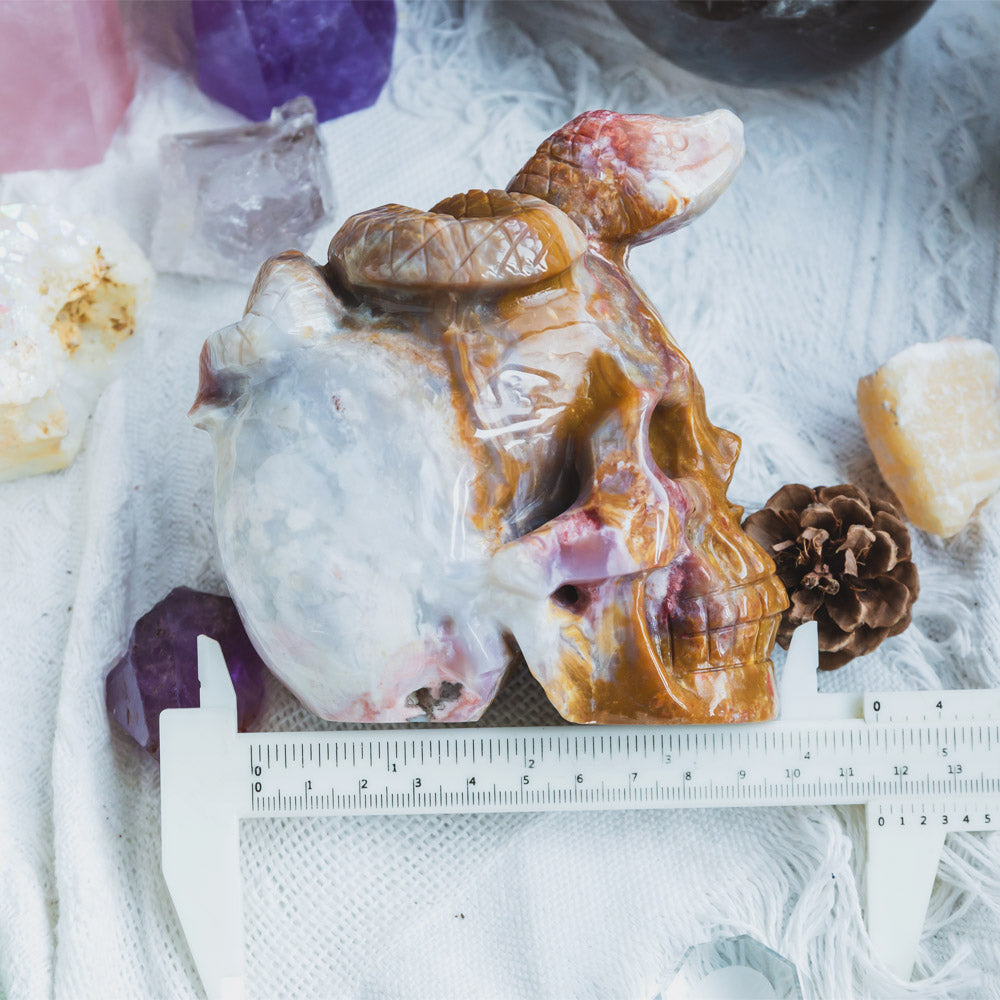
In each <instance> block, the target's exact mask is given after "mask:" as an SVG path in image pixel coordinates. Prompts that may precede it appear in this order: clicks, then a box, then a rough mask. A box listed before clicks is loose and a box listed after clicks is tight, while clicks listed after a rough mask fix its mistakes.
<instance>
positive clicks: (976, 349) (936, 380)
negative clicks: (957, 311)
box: [858, 337, 1000, 538]
mask: <svg viewBox="0 0 1000 1000" xmlns="http://www.w3.org/2000/svg"><path fill="white" fill-rule="evenodd" d="M858 415H859V416H860V417H861V423H862V426H863V427H864V430H865V436H866V437H867V438H868V443H869V445H871V449H872V451H873V452H874V453H875V460H876V461H877V462H878V467H879V469H880V470H881V471H882V475H883V477H884V478H885V481H886V482H887V483H888V484H889V486H891V487H892V490H893V492H894V493H895V494H896V496H897V497H898V498H899V501H900V503H901V504H902V506H903V510H904V511H905V512H906V515H907V517H909V519H910V520H911V521H912V522H913V524H915V525H916V526H917V527H918V528H922V529H923V530H924V531H932V532H934V533H935V534H937V535H943V536H944V537H946V538H947V537H950V536H951V535H954V534H956V533H957V532H959V531H961V530H962V528H963V527H965V525H966V523H967V522H968V520H969V518H970V517H971V515H972V512H973V510H975V508H976V506H977V505H978V504H979V503H981V502H982V501H983V500H985V499H986V498H987V497H989V496H991V495H992V494H993V493H995V492H996V491H997V489H1000V357H998V356H997V352H996V350H995V349H994V348H993V347H992V346H991V345H990V344H987V343H986V342H985V341H982V340H964V339H962V338H960V337H954V338H949V339H947V340H942V341H939V342H938V343H933V344H915V345H914V346H913V347H908V348H907V349H906V350H905V351H901V352H900V353H899V354H897V355H896V356H895V357H894V358H891V359H890V360H889V361H888V362H887V363H886V364H884V365H883V366H882V367H881V368H879V369H878V371H876V372H874V373H873V374H871V375H866V376H865V377H864V378H863V379H861V380H860V381H859V382H858Z"/></svg>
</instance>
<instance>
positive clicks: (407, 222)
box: [195, 112, 786, 722]
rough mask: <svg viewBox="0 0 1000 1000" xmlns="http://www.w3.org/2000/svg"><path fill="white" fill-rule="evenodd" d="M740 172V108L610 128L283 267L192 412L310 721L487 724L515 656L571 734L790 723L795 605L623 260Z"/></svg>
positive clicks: (246, 597) (229, 523)
mask: <svg viewBox="0 0 1000 1000" xmlns="http://www.w3.org/2000/svg"><path fill="white" fill-rule="evenodd" d="M741 157H742V130H741V128H740V126H739V122H738V120H737V119H736V118H735V117H734V116H733V115H731V114H729V113H728V112H713V113H712V114H710V115H702V116H698V117H696V118H692V119H663V118H659V117H656V116H645V115H636V116H623V115H616V114H613V113H611V112H591V113H588V114H585V115H581V116H580V117H579V118H577V119H575V120H574V121H573V122H570V123H569V124H568V125H566V126H565V127H564V128H562V129H560V130H559V131H558V132H557V133H555V134H554V135H553V136H552V137H551V138H550V139H548V140H546V142H545V143H543V145H542V146H541V147H539V150H538V152H537V153H536V154H535V156H534V157H533V158H532V159H531V160H530V161H529V163H528V164H527V165H526V166H525V168H524V169H523V170H522V171H521V172H520V173H519V174H518V175H517V176H516V177H515V178H514V180H513V181H512V182H511V184H510V185H509V186H508V190H507V191H506V192H501V191H490V192H478V191H473V192H469V193H468V194H465V195H460V196H456V197H454V198H450V199H447V200H446V201H444V202H441V203H440V204H438V205H437V206H435V207H434V208H433V209H431V210H430V212H418V211H416V210H414V209H408V208H404V207H403V206H398V205H387V206H383V207H382V208H379V209H374V210H372V211H371V212H365V213H362V214H360V215H357V216H354V217H352V218H351V219H349V220H348V221H347V223H345V225H344V226H343V227H342V228H341V230H340V231H339V232H338V233H337V235H336V236H335V237H334V239H333V242H332V243H331V247H330V260H329V263H328V265H327V266H326V267H325V268H322V269H321V268H319V267H317V266H315V265H313V264H312V262H310V261H308V260H307V259H306V258H304V257H302V256H301V255H299V254H295V253H289V254H283V255H281V256H279V257H277V258H273V259H272V260H271V261H269V262H268V263H267V264H266V265H265V266H264V268H263V269H262V271H261V274H260V276H259V277H258V280H257V284H256V286H255V288H254V291H253V293H252V295H251V298H250V302H249V304H248V308H247V313H246V315H245V316H244V318H243V320H242V321H241V322H240V323H238V324H236V325H235V326H234V327H230V328H227V329H226V330H223V331H220V332H219V333H218V334H215V335H214V336H213V337H212V338H210V340H209V341H208V343H207V344H206V347H205V351H204V352H203V356H202V384H201V390H200V393H199V397H198V401H197V403H196V406H195V410H196V412H197V419H198V422H199V423H200V425H201V426H204V427H207V428H209V429H211V430H212V431H213V433H214V436H215V440H216V445H217V451H218V477H217V522H218V529H219V542H220V549H221V552H222V557H223V563H224V567H225V570H226V573H227V577H228V580H229V583H230V588H231V591H232V594H233V597H234V599H235V600H236V602H237V604H238V606H239V607H240V609H241V612H242V613H243V617H244V621H245V623H246V624H247V627H248V631H249V632H250V634H251V636H252V637H253V638H254V641H255V643H256V644H257V646H258V648H259V650H260V652H261V653H262V655H263V656H264V658H265V659H266V660H267V661H268V662H269V663H270V664H271V666H272V668H273V669H274V670H275V672H276V673H277V674H278V675H279V676H280V677H282V678H283V679H284V680H285V681H286V682H287V683H288V685H289V686H290V687H291V688H292V690H293V691H295V692H296V693H297V694H298V695H299V697H300V698H302V700H303V701H304V702H305V703H306V704H307V705H308V706H309V707H310V708H312V709H313V710H314V711H316V712H317V713H318V714H320V715H322V716H324V717H326V718H336V719H341V720H345V721H363V722H374V721H383V722H385V721H403V720H405V719H412V718H417V717H421V718H427V717H430V718H434V719H437V720H441V721H453V722H457V721H465V720H470V719H474V718H477V717H478V716H479V714H481V712H482V711H483V710H484V709H485V707H486V706H487V705H488V704H489V702H490V701H491V700H492V698H493V696H494V694H495V693H496V690H497V688H498V687H499V685H500V683H501V681H502V680H503V677H504V675H505V672H506V671H507V669H508V666H509V664H510V662H511V656H512V652H513V651H514V650H516V648H517V647H518V646H519V647H520V649H521V651H522V652H523V654H524V657H525V660H526V661H527V664H528V666H529V668H530V669H531V670H532V672H533V673H534V675H535V676H536V677H537V678H538V680H539V681H540V682H541V683H542V685H543V686H544V688H545V690H546V693H547V694H548V696H549V698H550V699H551V700H552V702H553V704H555V706H556V707H557V708H558V709H559V711H560V712H561V713H562V714H563V715H564V716H565V717H566V718H567V719H570V720H572V721H578V722H626V721H639V722H667V721H734V720H751V719H762V718H768V717H770V715H771V714H773V710H774V686H773V674H772V667H771V661H770V655H771V650H772V648H773V645H774V637H775V632H776V629H777V622H778V615H779V614H780V612H781V611H782V610H783V608H784V606H785V603H786V598H785V594H784V591H783V589H782V587H781V585H780V583H779V582H778V581H777V579H776V578H775V577H774V575H773V564H772V563H771V561H770V559H769V558H768V557H767V556H766V555H765V554H764V553H763V551H761V550H760V549H759V548H758V547H757V546H756V544H755V543H753V542H752V541H751V540H750V539H749V538H748V537H747V536H745V535H744V534H743V533H742V531H741V530H740V528H739V514H740V512H739V509H738V508H735V507H732V506H731V505H730V504H729V503H728V502H727V500H726V496H725V493H726V487H727V485H728V482H729V479H730V477H731V474H732V468H733V464H734V462H735V460H736V456H737V453H738V450H739V441H738V439H737V438H736V437H735V436H734V435H732V434H730V433H728V432H726V431H722V430H719V429H718V428H716V427H714V426H713V425H712V424H711V423H710V422H709V420H708V418H707V416H706V413H705V404H704V397H703V394H702V390H701V387H700V385H699V383H698V381H697V379H696V377H695V375H694V373H693V371H692V369H691V366H690V364H689V363H688V361H687V359H686V358H685V357H684V356H683V355H682V354H681V353H680V351H679V350H678V349H677V347H676V345H674V344H673V342H672V341H671V339H670V337H669V335H668V334H667V332H666V330H665V329H664V327H663V325H662V323H661V321H660V320H659V318H658V317H657V315H656V313H655V311H654V310H653V309H652V307H651V306H650V305H649V303H648V302H647V301H646V299H645V298H644V296H643V295H642V293H641V292H640V291H639V290H638V289H637V288H636V287H635V285H634V284H633V283H632V281H631V280H630V278H629V275H628V272H627V270H626V254H627V251H628V249H629V247H630V246H631V245H634V244H635V243H638V242H642V241H644V240H647V239H651V238H653V237H654V236H656V235H658V234H659V233H661V232H667V231H670V230H672V229H674V228H677V226H678V225H681V224H683V223H684V222H686V221H689V220H690V218H691V217H693V216H694V215H695V214H697V213H698V212H700V211H702V210H703V209H704V208H705V207H707V206H708V205H709V204H710V203H711V202H712V201H714V199H715V197H717V196H718V194H719V193H720V192H721V190H722V189H723V188H724V187H725V185H726V183H728V180H729V178H730V176H731V175H732V173H733V172H734V171H735V169H736V167H737V166H738V164H739V161H740V159H741Z"/></svg>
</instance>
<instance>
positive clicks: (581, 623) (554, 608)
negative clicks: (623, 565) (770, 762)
mask: <svg viewBox="0 0 1000 1000" xmlns="http://www.w3.org/2000/svg"><path fill="white" fill-rule="evenodd" d="M653 572H654V573H655V572H656V571H653ZM650 575H651V574H650V573H640V574H635V575H632V576H627V577H619V578H617V579H609V580H605V581H603V582H601V583H598V584H594V585H588V586H580V587H563V588H560V591H559V592H557V593H556V595H555V597H554V599H553V600H550V601H549V602H547V603H546V604H545V605H543V604H542V603H541V602H535V603H534V605H533V606H532V605H531V604H530V603H529V601H527V600H525V601H523V602H519V603H520V605H521V606H520V608H519V609H518V610H520V611H521V612H522V613H523V615H524V617H522V619H521V622H520V623H519V627H515V629H514V631H515V635H516V636H517V637H518V638H519V639H522V642H521V646H522V651H523V652H524V655H525V659H526V661H527V663H528V666H529V668H530V669H531V672H532V674H533V675H534V676H535V678H536V679H537V680H538V681H539V683H540V684H541V685H542V687H543V688H544V689H545V693H546V695H547V696H548V697H549V700H550V701H551V702H552V704H553V705H554V706H555V707H556V709H557V710H558V711H559V713H560V714H561V715H562V716H563V718H565V719H566V720H567V721H569V722H575V723H600V724H612V725H624V724H636V723H638V724H652V725H658V724H660V725H662V724H670V723H675V724H676V723H685V724H693V723H724V722H763V721H766V720H768V719H773V718H774V717H775V715H776V714H777V709H778V705H777V696H776V684H775V676H774V666H773V663H772V661H771V651H772V650H773V648H774V640H775V635H776V633H777V628H778V622H779V620H780V611H779V612H777V613H774V612H773V608H774V607H776V606H777V607H780V605H779V604H777V603H776V601H775V600H774V599H772V600H766V601H765V603H766V604H767V605H768V606H767V608H766V610H767V611H769V612H772V613H769V614H765V615H763V616H762V617H760V618H759V619H756V620H753V621H742V622H738V623H735V624H733V625H731V626H727V627H723V628H716V629H712V630H711V631H710V632H705V633H701V634H696V635H692V634H690V632H688V634H683V633H685V632H686V631H687V630H686V629H685V627H684V625H683V624H682V623H680V622H678V623H676V624H673V625H672V626H671V627H670V628H660V629H658V632H657V633H654V632H652V631H651V630H650V617H649V615H648V611H647V608H646V584H647V581H648V579H649V576H650ZM743 586H744V587H745V586H747V584H744V585H743ZM750 586H757V587H759V588H760V590H761V591H762V593H764V594H770V592H771V591H775V597H777V590H778V587H779V585H778V584H777V581H776V580H774V579H773V578H771V577H768V578H765V579H763V580H760V581H757V582H756V584H754V583H751V584H750ZM529 618H530V621H529V620H527V619H529ZM653 624H654V627H655V621H654V623H653ZM523 639H526V640H527V641H523ZM713 660H714V661H715V662H714V663H713Z"/></svg>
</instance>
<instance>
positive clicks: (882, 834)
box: [160, 626, 1000, 1000]
mask: <svg viewBox="0 0 1000 1000" xmlns="http://www.w3.org/2000/svg"><path fill="white" fill-rule="evenodd" d="M815 670H816V638H815V626H812V629H811V630H810V627H808V626H805V627H803V628H801V629H800V630H799V631H798V632H797V633H796V636H795V639H794V641H793V644H792V649H791V650H790V651H789V655H788V659H787V662H786V666H785V671H784V676H783V678H782V691H781V695H782V706H783V709H782V714H783V719H782V721H778V722H770V723H758V724H753V725H727V726H622V727H611V726H602V727H597V728H593V727H571V726H559V727H550V728H537V729H521V728H519V729H472V728H468V729H447V730H441V729H424V728H422V729H419V730H416V729H409V730H396V731H384V730H383V731H378V732H371V731H365V732H331V733H251V734H240V733H237V732H236V702H235V695H234V693H233V690H232V685H231V683H230V681H229V675H228V673H227V671H226V669H225V663H224V661H223V660H222V654H221V651H220V650H219V648H218V646H217V644H215V643H214V642H212V641H211V640H208V639H205V638H204V637H202V638H201V639H199V677H200V679H201V685H202V687H201V707H200V708H197V709H172V710H169V711H165V712H163V713H162V715H161V716H160V738H161V746H160V761H161V765H160V766H161V800H162V835H163V869H164V875H165V878H166V881H167V885H168V887H169V889H170V892H171V895H172V897H173V899H174V904H175V907H176V909H177V912H178V915H179V917H180V920H181V923H182V925H183V926H184V929H185V933H186V934H187V937H188V942H189V944H190V946H191V951H192V954H193V956H194V959H195V963H196V965H197V967H198V970H199V974H200V975H201V978H202V983H203V985H204V986H205V989H206V992H207V993H208V996H209V997H210V998H215V997H226V998H227V1000H228V998H236V997H240V996H242V995H243V946H242V934H241V929H242V892H241V886H240V876H239V820H240V819H251V818H263V819H266V818H273V817H278V816H317V815H383V814H400V813H403V814H417V813H461V812H528V811H543V810H544V811H559V810H563V811H566V810H570V811H574V810H589V809H663V808H671V809H673V808H705V807H718V806H795V805H830V804H852V803H857V804H865V805H866V806H867V826H868V837H869V847H868V856H869V866H868V873H867V882H868V885H867V889H868V892H867V898H868V905H867V913H866V916H867V921H868V925H869V932H870V934H871V937H872V941H873V944H874V946H875V947H876V949H877V950H878V951H879V953H880V954H881V955H882V957H883V959H884V960H885V961H886V963H887V964H888V965H889V966H890V968H892V969H893V970H894V971H896V972H897V973H898V974H899V975H901V976H903V977H904V978H908V977H909V975H910V972H911V970H912V965H913V959H914V955H915V951H916V946H917V943H918V941H919V937H920V931H921V928H922V926H923V915H924V913H925V911H926V905H927V900H928V898H929V895H930V890H931V886H932V884H933V880H934V874H935V872H936V870H937V861H938V857H939V855H940V850H941V846H942V844H943V840H944V835H945V833H946V832H949V831H952V830H989V829H992V828H994V826H1000V753H998V752H997V749H998V747H1000V692H998V691H938V692H927V691H925V692H886V693H882V694H866V695H864V696H860V695H819V694H816V688H815V676H816V675H815ZM862 714H863V716H864V717H863V718H858V716H859V715H862Z"/></svg>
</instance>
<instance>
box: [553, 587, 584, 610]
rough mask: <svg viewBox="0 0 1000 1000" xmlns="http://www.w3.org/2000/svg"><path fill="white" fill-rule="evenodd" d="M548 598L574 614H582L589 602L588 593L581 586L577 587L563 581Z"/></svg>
mask: <svg viewBox="0 0 1000 1000" xmlns="http://www.w3.org/2000/svg"><path fill="white" fill-rule="evenodd" d="M550 599H551V600H552V601H553V603H555V604H558V605H559V607H561V608H565V609H566V610H567V611H573V612H575V613H576V614H582V613H583V611H584V610H585V609H586V607H587V605H588V604H590V594H589V593H588V592H587V591H586V590H585V589H583V588H582V587H577V586H575V585H574V584H572V583H564V584H563V585H562V586H561V587H560V588H559V589H558V590H556V591H554V592H553V593H552V596H551V598H550Z"/></svg>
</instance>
